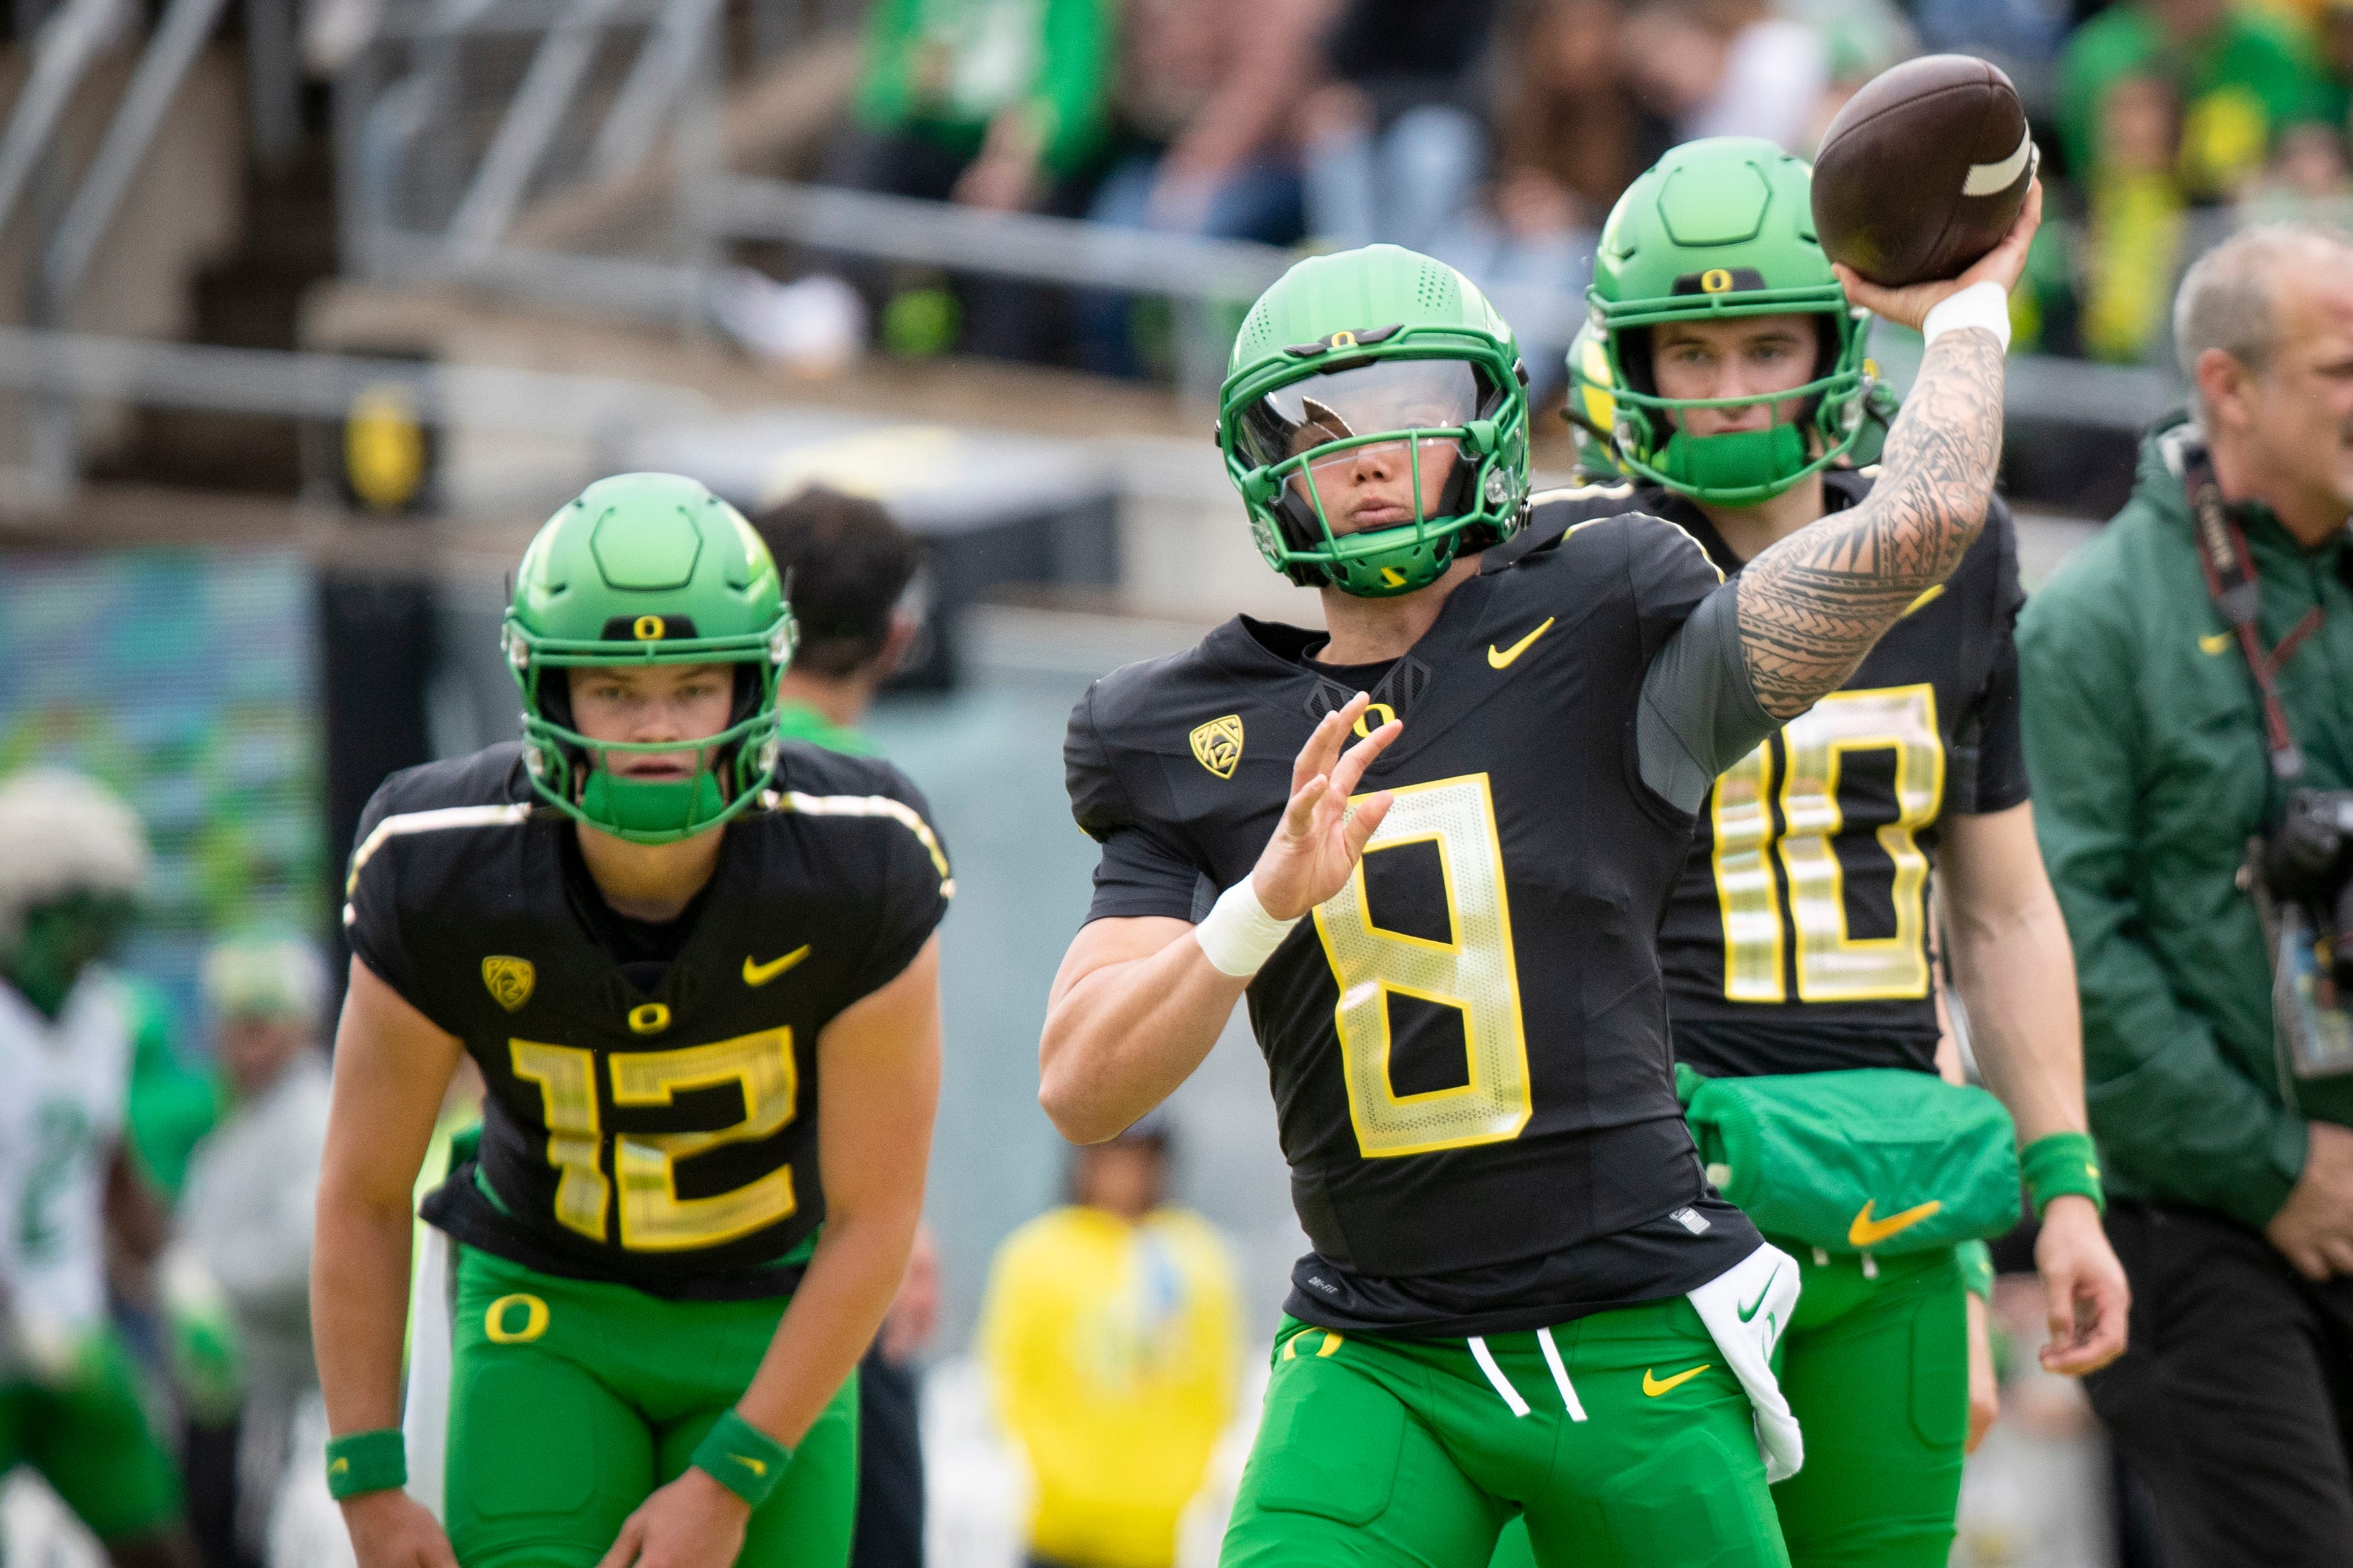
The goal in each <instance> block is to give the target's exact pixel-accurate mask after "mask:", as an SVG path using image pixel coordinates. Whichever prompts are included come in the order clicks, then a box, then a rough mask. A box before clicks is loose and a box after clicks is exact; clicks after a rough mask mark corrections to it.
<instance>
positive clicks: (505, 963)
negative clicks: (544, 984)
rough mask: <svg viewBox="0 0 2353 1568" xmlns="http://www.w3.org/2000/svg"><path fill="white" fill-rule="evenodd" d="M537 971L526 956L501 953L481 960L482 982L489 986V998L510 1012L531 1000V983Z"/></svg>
mask: <svg viewBox="0 0 2353 1568" xmlns="http://www.w3.org/2000/svg"><path fill="white" fill-rule="evenodd" d="M536 974H537V972H536V971H535V970H533V968H532V966H531V960H530V959H528V958H509V957H507V956H506V955H505V954H503V953H501V954H497V955H494V956H492V957H490V958H486V959H484V960H482V984H484V985H486V986H488V987H490V992H491V999H492V1000H494V1001H496V1002H497V1003H498V1005H500V1006H501V1007H504V1008H505V1009H506V1010H507V1011H508V1012H510V1013H512V1012H513V1011H514V1010H515V1009H517V1008H518V1007H521V1006H522V1005H523V1004H524V1003H526V1002H528V1001H530V1000H531V985H532V981H533V978H534V977H535V976H536Z"/></svg>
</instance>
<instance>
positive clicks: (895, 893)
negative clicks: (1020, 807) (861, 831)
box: [850, 763, 955, 996]
mask: <svg viewBox="0 0 2353 1568" xmlns="http://www.w3.org/2000/svg"><path fill="white" fill-rule="evenodd" d="M871 765H873V766H875V767H877V768H878V769H880V770H881V773H882V774H883V778H882V781H881V789H880V791H879V793H878V794H877V795H875V796H873V797H872V798H873V800H874V803H875V806H876V809H877V811H878V812H879V813H880V814H881V815H884V816H890V817H892V818H894V819H895V820H896V821H897V822H898V823H899V825H900V826H902V828H904V829H905V831H903V832H899V833H892V834H889V835H887V836H886V837H885V838H884V840H883V844H884V848H883V855H882V864H881V867H880V868H878V869H879V875H878V878H877V884H876V885H877V906H878V907H877V910H876V916H875V921H874V934H873V938H872V941H871V942H870V944H869V945H868V948H867V952H866V957H865V959H864V960H863V961H862V962H861V963H860V964H859V966H858V969H857V971H856V973H855V975H854V978H853V979H852V980H851V983H850V986H851V991H852V993H853V994H856V995H858V996H871V995H872V994H874V993H875V992H877V991H880V990H881V989H882V987H884V986H885V985H888V984H891V982H892V981H893V980H896V979H897V978H898V977H899V975H900V973H902V971H904V970H905V969H906V967H907V965H909V964H911V963H914V962H915V955H916V954H917V953H919V952H923V944H924V943H925V942H929V941H930V940H931V938H932V932H933V931H935V930H937V929H938V928H939V923H940V921H943V920H944V919H946V918H947V912H948V901H949V900H951V899H953V898H955V877H954V875H953V874H952V872H951V871H950V869H949V866H948V858H947V850H946V848H945V847H944V846H943V845H942V844H941V842H940V839H939V835H938V834H937V833H936V832H935V831H934V829H933V827H932V807H931V803H930V802H928V801H926V800H925V799H924V798H923V792H922V791H921V790H919V789H917V788H916V787H915V786H914V784H913V782H912V781H910V780H909V779H908V777H907V776H906V775H905V774H904V773H901V772H900V771H899V770H898V769H896V768H894V767H892V766H891V765H890V764H889V763H874V764H871Z"/></svg>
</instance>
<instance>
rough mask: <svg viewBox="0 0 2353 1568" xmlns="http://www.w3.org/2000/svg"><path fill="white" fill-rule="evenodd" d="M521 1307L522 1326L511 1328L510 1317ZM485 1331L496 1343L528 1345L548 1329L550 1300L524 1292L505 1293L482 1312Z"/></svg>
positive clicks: (492, 1341)
mask: <svg viewBox="0 0 2353 1568" xmlns="http://www.w3.org/2000/svg"><path fill="white" fill-rule="evenodd" d="M517 1307H521V1308H522V1327H521V1328H519V1329H516V1328H509V1327H508V1326H507V1320H508V1318H509V1317H510V1316H511V1315H512V1312H513V1310H514V1309H515V1308H517ZM482 1332H483V1333H484V1334H485V1335H486V1336H488V1338H489V1339H490V1342H491V1343H492V1344H494V1345H527V1344H529V1343H531V1342H532V1341H533V1340H535V1339H537V1338H539V1336H540V1335H542V1334H543V1333H545V1332H547V1303H546V1302H544V1301H543V1300H540V1299H539V1298H538V1297H536V1296H527V1295H524V1294H523V1293H522V1292H521V1291H517V1292H516V1293H515V1294H514V1295H512V1296H501V1297H500V1298H499V1299H498V1300H495V1301H493V1302H491V1305H490V1309H489V1310H487V1311H485V1312H484V1313H483V1314H482Z"/></svg>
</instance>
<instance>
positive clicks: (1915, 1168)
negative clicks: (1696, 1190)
mask: <svg viewBox="0 0 2353 1568" xmlns="http://www.w3.org/2000/svg"><path fill="white" fill-rule="evenodd" d="M1675 1085H1676V1092H1677V1094H1678V1096H1679V1097H1680V1098H1681V1099H1682V1100H1683V1106H1684V1113H1685V1115H1686V1117H1687V1118H1688V1119H1689V1121H1690V1122H1691V1129H1692V1136H1693V1137H1694V1139H1695V1140H1696V1141H1697V1142H1698V1143H1699V1151H1700V1158H1701V1159H1702V1160H1703V1161H1704V1162H1705V1163H1706V1164H1707V1174H1708V1179H1709V1180H1710V1181H1711V1182H1713V1183H1715V1187H1716V1190H1717V1191H1719V1192H1721V1193H1722V1194H1724V1195H1725V1197H1726V1198H1727V1199H1729V1200H1731V1202H1733V1203H1734V1204H1736V1205H1738V1206H1739V1207H1740V1208H1741V1209H1742V1210H1743V1211H1744V1212H1745V1213H1746V1214H1747V1215H1748V1217H1749V1218H1750V1219H1752V1220H1754V1221H1756V1222H1757V1229H1759V1230H1761V1231H1763V1232H1764V1233H1765V1234H1766V1235H1767V1236H1769V1237H1777V1238H1780V1239H1783V1240H1790V1241H1797V1242H1800V1243H1802V1244H1804V1245H1805V1246H1808V1247H1820V1248H1822V1249H1824V1250H1826V1251H1830V1252H1883V1253H1889V1254H1897V1253H1906V1252H1926V1251H1927V1250H1929V1249H1931V1248H1934V1247H1951V1246H1952V1245H1953V1244H1954V1243H1955V1242H1959V1241H1969V1240H1974V1239H1976V1238H1978V1237H1994V1236H2001V1235H2004V1234H2006V1233H2007V1232H2008V1231H2009V1230H2010V1228H2011V1227H2012V1226H2015V1225H2017V1223H2018V1219H2019V1212H2020V1211H2019V1174H2018V1131H2017V1129H2016V1128H2015V1127H2014V1126H2013V1125H2012V1124H2011V1122H2010V1112H2009V1111H2008V1110H2004V1109H2003V1108H2002V1104H2001V1101H2000V1100H1996V1099H1995V1098H1994V1097H1993V1096H1992V1095H1990V1094H1988V1093H1987V1092H1986V1091H1985V1090H1984V1089H1974V1088H1969V1087H1966V1086H1964V1085H1960V1084H1951V1083H1947V1082H1946V1081H1945V1080H1944V1079H1939V1078H1934V1077H1931V1076H1930V1075H1929V1074H1927V1073H1923V1072H1910V1071H1906V1070H1905V1069H1903V1068H1865V1069H1862V1070H1859V1071H1853V1072H1813V1073H1788V1074H1781V1075H1776V1076H1769V1077H1761V1078H1704V1077H1702V1076H1701V1075H1700V1074H1698V1073H1696V1072H1694V1071H1693V1070H1692V1069H1691V1068H1687V1067H1678V1068H1676V1069H1675Z"/></svg>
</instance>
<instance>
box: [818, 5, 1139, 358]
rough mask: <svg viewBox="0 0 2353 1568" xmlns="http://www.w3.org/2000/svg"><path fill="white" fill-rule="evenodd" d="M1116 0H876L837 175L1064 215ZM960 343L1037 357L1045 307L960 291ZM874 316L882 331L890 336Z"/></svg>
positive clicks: (831, 172)
mask: <svg viewBox="0 0 2353 1568" xmlns="http://www.w3.org/2000/svg"><path fill="white" fill-rule="evenodd" d="M1116 5H1117V0H878V4H876V5H874V7H873V9H872V12H871V15H870V16H869V17H868V21H867V29H866V58H865V64H864V68H863V70H862V73H861V76H860V81H859V86H858V91H857V96H856V99H855V104H854V121H855V124H854V129H853V131H852V133H851V134H850V135H849V137H848V138H847V139H846V140H845V141H844V142H842V143H841V144H840V145H839V146H838V147H837V148H836V149H835V151H834V153H833V156H832V158H831V160H830V167H829V168H828V177H829V178H830V179H831V180H832V181H833V182H834V183H835V184H843V185H849V186H851V187H853V188H855V189H858V190H866V191H881V192H886V193H889V194H891V195H902V196H922V197H926V198H929V199H931V200H934V201H953V202H956V203H959V204H961V205H966V206H975V207H986V208H990V209H993V210H996V211H1000V212H1043V213H1053V214H1060V215H1061V216H1072V217H1074V216H1078V215H1079V214H1080V213H1081V212H1082V211H1083V210H1084V208H1085V205H1086V196H1087V191H1088V187H1089V185H1090V184H1091V178H1092V174H1093V173H1094V171H1095V169H1096V167H1097V163H1098V161H1099V159H1100V156H1101V153H1102V151H1103V136H1104V129H1105V124H1104V111H1105V108H1106V98H1107V95H1108V91H1109V88H1110V84H1111V72H1112V41H1113V32H1114V24H1115V22H1116V19H1117V18H1116V12H1115V7H1116ZM965 300H966V304H965V332H964V340H963V341H964V343H965V346H966V347H967V348H970V349H972V350H973V351H975V352H976V353H992V354H998V355H1003V356H1007V357H1013V358H1037V357H1039V356H1040V355H1041V354H1042V353H1045V352H1046V349H1047V347H1048V346H1049V344H1048V342H1047V339H1048V336H1049V334H1050V326H1049V323H1050V321H1051V319H1052V318H1053V317H1054V316H1055V315H1056V314H1057V312H1056V311H1055V310H1054V309H1053V308H1052V306H1051V304H1050V302H1049V297H1048V296H1044V295H1042V294H1040V292H1039V290H1037V289H1031V288H1026V287H1023V286H1019V285H1012V284H1006V283H1003V282H997V281H988V280H983V281H980V282H976V283H975V284H972V285H970V286H968V287H967V288H966V289H965ZM891 328H892V319H891V317H890V316H889V314H888V313H887V312H886V315H885V319H884V329H885V335H886V337H887V336H889V335H890V333H891Z"/></svg>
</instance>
